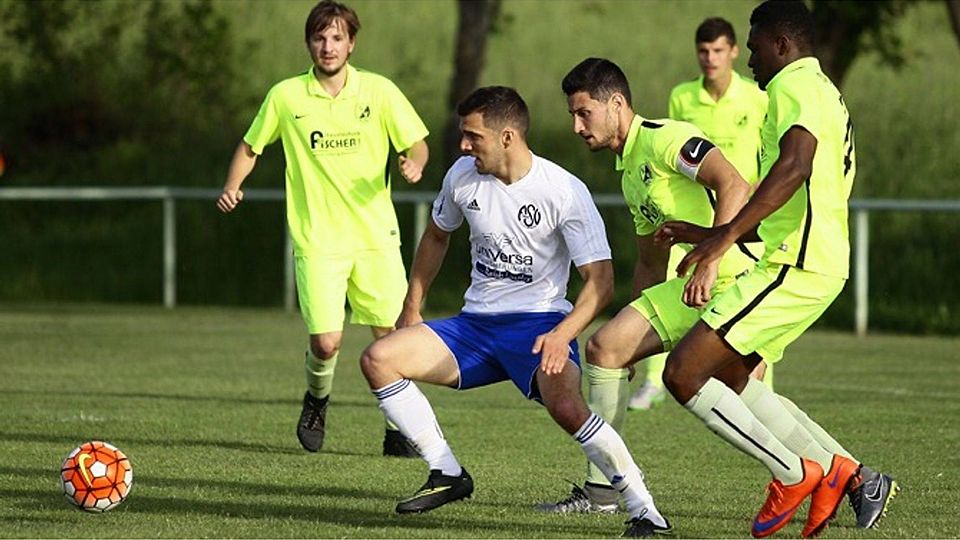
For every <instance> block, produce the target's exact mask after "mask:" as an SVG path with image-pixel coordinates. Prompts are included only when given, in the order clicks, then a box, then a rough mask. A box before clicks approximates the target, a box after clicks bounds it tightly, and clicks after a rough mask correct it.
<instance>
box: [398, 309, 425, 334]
mask: <svg viewBox="0 0 960 540" xmlns="http://www.w3.org/2000/svg"><path fill="white" fill-rule="evenodd" d="M422 322H423V316H422V315H420V310H416V309H404V310H403V311H401V312H400V316H399V317H397V324H396V325H394V326H396V328H397V330H399V329H401V328H406V327H408V326H416V325H418V324H420V323H422Z"/></svg>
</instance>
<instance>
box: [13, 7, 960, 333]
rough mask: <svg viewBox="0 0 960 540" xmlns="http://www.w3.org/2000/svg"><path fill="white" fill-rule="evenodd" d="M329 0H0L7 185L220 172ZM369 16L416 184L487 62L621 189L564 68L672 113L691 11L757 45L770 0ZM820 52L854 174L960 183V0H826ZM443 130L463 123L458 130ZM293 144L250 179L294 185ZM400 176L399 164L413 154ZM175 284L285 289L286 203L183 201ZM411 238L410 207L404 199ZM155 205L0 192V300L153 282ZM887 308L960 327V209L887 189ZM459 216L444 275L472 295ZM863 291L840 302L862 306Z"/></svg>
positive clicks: (883, 314) (879, 184)
mask: <svg viewBox="0 0 960 540" xmlns="http://www.w3.org/2000/svg"><path fill="white" fill-rule="evenodd" d="M313 3H314V2H313V1H312V0H304V1H290V2H258V1H256V0H149V1H133V0H99V1H86V0H59V1H53V0H34V1H25V0H0V50H2V51H4V53H3V54H2V55H0V105H2V106H0V152H2V155H3V157H4V158H5V159H4V160H5V163H6V169H5V172H3V173H2V176H0V189H2V187H4V186H56V185H63V186H89V185H97V186H103V185H105V186H147V185H176V186H194V187H208V188H219V187H220V186H221V185H222V182H223V178H224V175H225V172H226V167H227V163H228V161H229V158H230V155H231V152H232V150H233V148H234V147H235V145H236V144H237V142H238V141H239V139H240V137H241V136H242V135H243V133H244V132H245V130H246V128H247V126H248V125H249V123H250V121H251V120H252V118H253V116H254V114H255V113H256V110H257V107H258V106H259V103H260V101H261V100H262V98H263V96H264V95H265V94H266V91H267V90H268V89H269V88H270V86H271V85H272V84H274V83H275V82H277V81H279V80H281V79H283V78H286V77H289V76H292V75H294V74H296V73H298V72H301V71H303V70H305V69H306V68H308V67H309V66H310V60H309V57H308V56H307V54H306V50H305V47H304V43H303V37H302V36H303V34H302V28H303V23H304V20H305V18H306V14H307V13H308V11H309V9H310V7H311V6H312V5H313ZM350 4H351V6H352V7H354V8H355V9H356V10H357V11H358V13H359V15H360V18H361V23H362V25H363V28H362V30H361V32H360V34H359V36H358V44H357V48H356V51H355V53H354V56H353V58H352V60H351V62H352V63H353V64H355V65H357V66H360V67H363V68H366V69H369V70H371V71H374V72H378V73H381V74H383V75H385V76H387V77H389V78H391V79H393V80H394V81H395V82H396V83H397V84H398V85H399V86H400V88H401V89H403V91H404V92H405V93H406V95H407V97H408V98H409V99H410V100H411V102H412V103H413V104H414V106H415V107H416V108H417V110H418V111H419V112H420V114H421V116H422V117H423V118H424V120H425V122H426V123H427V126H428V127H429V128H430V130H431V136H430V138H429V139H428V142H429V144H430V146H431V155H432V157H431V162H430V164H429V166H428V170H427V174H426V176H425V180H424V181H423V182H421V184H419V185H417V186H406V185H403V182H399V183H394V189H395V190H404V189H417V190H426V191H435V190H436V189H437V188H438V187H439V184H440V180H441V179H442V176H443V172H444V171H445V170H446V168H447V167H448V166H449V164H450V163H451V161H452V159H453V158H454V157H455V151H453V150H451V145H450V142H449V141H454V140H455V136H456V135H455V134H456V132H455V120H456V118H455V116H454V115H452V114H451V112H452V110H453V106H454V104H455V103H456V101H457V100H458V99H459V97H461V96H462V95H463V94H465V93H466V92H468V91H469V90H470V89H472V88H473V87H475V86H477V85H485V84H504V85H509V86H514V87H516V88H517V89H518V90H519V91H520V93H521V94H522V95H523V96H524V98H525V99H526V100H527V102H528V104H529V106H530V109H531V114H532V117H533V118H532V120H533V122H532V123H533V126H532V130H531V136H530V139H531V146H532V147H533V148H534V150H535V151H537V152H538V153H540V154H541V155H543V156H545V157H547V158H550V159H552V160H554V161H557V162H558V163H560V164H561V165H563V166H565V167H566V168H568V169H570V170H571V171H573V172H574V173H576V174H577V175H578V176H580V177H581V178H583V179H584V180H585V181H586V182H587V183H588V185H589V186H590V187H591V189H592V190H593V191H594V192H595V193H616V192H618V191H619V175H617V174H616V172H615V171H614V170H613V167H612V164H613V159H612V155H611V154H609V153H601V154H590V153H589V152H587V151H586V150H585V149H584V148H583V145H582V142H581V141H580V140H579V138H578V137H576V136H575V135H573V134H572V132H571V127H570V118H569V115H568V113H567V111H566V102H565V99H564V96H563V94H562V93H561V91H560V88H559V83H560V79H561V78H562V77H563V75H564V74H565V73H566V72H567V70H569V68H570V67H572V66H573V65H575V64H576V63H577V62H579V61H580V60H582V59H583V58H585V57H587V56H604V57H608V58H611V59H612V60H614V61H615V62H617V63H618V64H620V65H621V66H622V67H623V68H624V70H625V71H626V73H627V76H628V77H629V78H630V81H631V86H632V89H633V93H634V108H635V109H636V110H637V111H638V112H639V113H640V114H642V115H644V116H647V117H652V118H658V117H663V116H665V114H666V101H667V96H668V95H669V91H670V89H671V88H672V87H673V86H674V85H675V84H677V83H679V82H681V81H683V80H687V79H690V78H693V77H695V76H697V75H698V70H697V65H696V59H695V55H694V44H693V33H694V29H695V28H696V26H697V25H698V24H699V23H700V21H701V20H702V19H703V18H705V17H708V16H715V15H718V16H723V17H725V18H727V19H729V20H730V21H732V22H733V23H734V25H735V27H736V29H737V32H738V38H739V40H740V42H741V48H742V51H741V56H740V59H739V60H738V62H737V67H738V69H739V71H740V72H741V73H744V74H746V75H749V72H748V70H747V69H746V60H747V57H748V55H749V52H748V51H747V50H746V48H745V47H744V46H743V42H745V40H746V34H747V31H748V23H747V21H748V18H749V14H750V11H751V10H752V9H753V7H754V6H755V5H756V3H755V2H753V1H751V0H735V1H723V2H720V1H708V0H679V1H669V0H662V1H661V0H648V1H643V2H627V1H623V0H583V1H561V2H547V1H545V0H484V1H479V0H478V1H469V0H464V1H460V2H455V1H453V0H409V1H404V2H400V1H384V0H365V1H364V0H355V1H353V2H350ZM811 5H812V6H813V8H814V14H815V17H816V19H817V21H818V31H819V34H820V36H821V38H822V40H821V43H822V47H821V48H820V50H818V55H819V56H820V57H821V58H822V59H823V63H824V66H825V69H826V71H827V72H828V74H830V75H831V77H832V78H834V80H835V81H837V82H838V83H839V85H840V86H841V90H842V91H843V93H844V96H845V100H846V102H847V104H848V107H849V108H850V111H851V114H852V116H853V119H854V122H855V125H856V134H857V154H858V177H857V181H856V184H855V186H854V197H858V198H920V199H957V198H960V187H958V183H957V176H958V173H960V157H958V155H957V149H958V148H960V130H958V129H957V126H958V125H960V105H958V103H957V99H956V97H957V92H956V88H960V73H958V71H957V69H956V68H957V66H958V65H960V49H958V41H957V33H956V29H957V20H958V19H957V13H958V10H957V2H956V1H955V0H947V1H926V2H925V1H909V0H897V1H889V2H866V3H862V2H838V1H822V0H821V1H817V2H811ZM445 140H446V141H448V142H447V143H446V144H445V142H444V141H445ZM282 171H283V157H282V152H281V150H280V147H279V145H274V146H273V147H271V148H270V149H268V151H267V152H266V153H265V155H264V156H263V157H262V158H261V160H260V163H259V164H258V167H257V169H256V170H255V171H254V173H253V175H252V176H251V177H250V178H249V179H248V181H247V183H246V184H245V187H247V188H282V186H283V173H282ZM394 177H395V178H399V176H397V175H395V176H394ZM178 208H179V210H178V216H177V217H178V243H179V246H178V248H179V258H178V268H177V271H178V296H179V301H180V302H183V303H189V304H224V305H278V304H279V303H280V302H281V298H280V293H279V291H280V289H281V287H282V282H283V276H282V264H281V261H282V250H283V230H284V229H283V227H284V218H283V215H282V206H281V205H279V204H275V203H255V202H247V203H244V205H243V206H242V207H241V209H240V211H239V212H238V213H235V214H233V215H230V216H222V215H219V214H218V213H217V212H216V210H215V209H214V206H213V201H209V202H206V201H205V202H185V203H180V204H179V205H178ZM398 213H399V215H400V219H401V224H402V226H403V230H404V235H405V236H404V242H405V244H406V248H405V250H404V252H405V256H406V257H407V258H408V260H409V256H410V251H411V249H410V247H411V246H412V245H413V243H414V239H413V238H412V237H411V235H412V226H411V223H412V208H411V207H410V206H409V205H407V206H399V207H398ZM604 218H605V220H606V222H607V228H608V232H609V235H610V238H611V243H612V245H613V249H614V256H615V262H616V269H617V276H618V280H617V281H618V289H617V299H616V301H615V303H614V304H615V305H614V306H612V307H611V309H614V308H615V307H617V306H619V305H622V304H624V303H626V302H627V301H628V298H627V296H628V295H629V276H630V273H631V268H632V263H633V257H634V247H633V246H634V244H633V240H632V234H631V233H630V231H631V225H630V218H629V215H628V212H627V210H626V209H625V208H617V209H606V210H604ZM160 219H161V214H160V208H159V205H157V204H156V203H143V202H110V203H89V202H65V203H50V202H43V203H39V202H38V203H34V202H0V301H4V302H33V301H115V302H140V303H148V302H156V301H158V300H159V298H160V287H159V283H160V280H161V272H162V270H161V255H162V254H161V247H160V241H161V238H160ZM871 225H872V229H871V271H872V273H871V276H870V284H871V296H870V302H871V327H872V328H881V329H885V330H890V331H905V332H950V333H955V332H956V331H957V330H960V321H955V320H954V317H953V314H954V313H955V312H956V307H955V306H956V305H957V303H958V302H957V301H958V300H960V287H958V285H957V282H956V280H953V279H951V277H952V276H954V275H957V274H958V273H960V257H958V256H957V254H956V253H955V247H954V246H955V245H956V238H957V237H958V233H960V225H958V220H957V216H955V215H950V214H912V213H906V212H883V213H875V214H873V216H872V221H871ZM463 236H464V235H459V237H457V238H455V241H454V245H453V246H452V249H451V254H450V256H449V257H448V263H447V264H446V265H445V268H444V272H443V273H442V274H441V277H440V278H439V279H438V281H437V284H436V286H435V290H434V292H433V294H432V295H431V298H430V305H431V308H432V309H437V310H445V311H452V310H455V309H457V308H458V307H459V305H460V297H461V295H462V293H463V290H464V289H465V286H466V283H467V280H468V275H467V274H468V267H467V266H466V265H465V264H464V263H463V261H464V260H469V258H468V251H467V249H466V245H465V240H464V238H463ZM851 318H852V294H851V291H850V290H848V291H845V293H844V294H843V295H842V296H841V298H840V299H839V300H838V301H837V303H836V305H835V306H833V307H832V308H831V309H830V311H829V312H828V314H827V316H826V317H825V318H824V321H823V324H825V325H828V326H835V327H844V328H847V327H849V325H850V320H851Z"/></svg>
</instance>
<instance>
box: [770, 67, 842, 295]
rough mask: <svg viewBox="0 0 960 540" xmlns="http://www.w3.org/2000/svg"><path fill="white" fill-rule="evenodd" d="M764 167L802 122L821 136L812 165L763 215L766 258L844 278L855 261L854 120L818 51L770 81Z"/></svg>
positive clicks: (772, 159) (778, 154)
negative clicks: (850, 218) (851, 215)
mask: <svg viewBox="0 0 960 540" xmlns="http://www.w3.org/2000/svg"><path fill="white" fill-rule="evenodd" d="M767 94H768V95H769V96H770V108H769V111H768V112H767V120H766V122H765V123H764V125H763V132H762V137H763V152H762V155H761V173H762V174H763V176H766V175H767V173H768V172H769V171H770V168H771V167H772V166H773V164H774V163H775V162H776V161H777V159H778V158H779V157H780V138H781V137H783V135H784V134H785V133H786V132H787V130H789V129H790V128H791V127H793V126H799V127H802V128H803V129H805V130H807V131H808V132H810V134H811V135H813V136H814V137H816V139H817V149H816V153H815V154H814V157H813V173H812V175H811V176H810V178H809V179H807V181H806V182H804V184H803V185H802V186H800V188H799V189H798V190H797V191H796V193H794V194H793V196H791V197H790V199H789V200H788V201H787V202H786V204H784V205H783V206H782V207H780V208H779V209H777V210H776V211H775V212H773V213H772V214H770V215H769V216H767V217H766V219H764V220H763V221H761V222H760V228H759V231H758V232H759V234H760V238H761V239H762V240H763V243H764V246H765V251H764V255H763V256H764V258H765V259H768V260H770V261H772V262H776V263H782V264H787V265H791V266H796V267H797V268H802V269H804V270H808V271H811V272H817V273H820V274H825V275H830V276H836V277H842V278H846V277H847V276H848V275H849V267H850V241H849V234H848V227H847V201H848V199H849V198H850V189H851V188H852V187H853V177H854V175H855V173H856V170H857V166H856V153H855V150H854V141H853V123H852V122H851V121H850V114H849V113H848V112H847V107H846V106H845V105H844V103H843V98H842V97H841V96H840V92H839V91H838V90H837V88H836V87H835V86H834V85H833V83H832V82H830V79H828V78H827V76H826V75H824V74H823V71H822V70H821V69H820V62H819V61H818V60H817V59H816V58H814V57H806V58H801V59H800V60H797V61H795V62H792V63H790V64H789V65H787V66H786V67H784V68H783V69H782V70H780V72H779V73H777V74H776V75H775V76H774V77H773V79H772V80H771V81H770V83H769V84H768V85H767Z"/></svg>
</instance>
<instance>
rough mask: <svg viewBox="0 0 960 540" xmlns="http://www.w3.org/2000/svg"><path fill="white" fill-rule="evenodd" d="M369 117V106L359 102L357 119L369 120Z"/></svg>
mask: <svg viewBox="0 0 960 540" xmlns="http://www.w3.org/2000/svg"><path fill="white" fill-rule="evenodd" d="M369 119H370V106H369V105H364V104H362V103H361V104H359V105H357V120H369Z"/></svg>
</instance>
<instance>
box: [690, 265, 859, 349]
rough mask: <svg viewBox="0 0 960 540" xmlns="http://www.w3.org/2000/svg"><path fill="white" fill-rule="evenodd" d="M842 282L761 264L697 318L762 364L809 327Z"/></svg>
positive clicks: (779, 266) (778, 266)
mask: <svg viewBox="0 0 960 540" xmlns="http://www.w3.org/2000/svg"><path fill="white" fill-rule="evenodd" d="M846 282H847V280H846V279H844V278H840V277H835V276H825V275H823V274H816V273H813V272H808V271H806V270H801V269H799V268H796V267H793V266H785V265H781V264H772V263H763V262H761V263H760V265H758V266H757V267H756V268H754V269H753V270H752V271H751V272H750V273H749V274H747V275H745V276H743V277H741V278H740V279H738V280H737V281H736V283H734V285H733V286H732V287H730V288H728V289H727V290H725V291H724V292H723V293H721V294H720V295H718V296H716V297H715V298H714V299H713V300H711V301H710V303H709V304H707V307H706V309H705V310H704V312H703V316H702V319H703V321H704V322H705V323H707V324H708V325H709V326H710V328H713V329H714V330H716V331H717V333H719V334H720V335H721V336H723V338H724V340H726V342H727V343H729V344H730V346H731V347H733V348H734V349H735V350H736V351H737V352H739V353H740V354H742V355H744V356H747V355H750V354H753V353H757V354H759V355H760V357H761V358H763V360H764V361H765V362H767V364H773V363H774V362H776V361H778V360H780V358H782V357H783V350H784V349H785V348H786V347H787V345H789V344H790V343H793V342H794V341H795V340H796V339H797V338H798V337H800V335H801V334H803V332H804V331H805V330H806V329H807V328H809V327H810V325H811V324H813V322H814V321H816V320H817V319H818V318H820V315H822V314H823V312H824V311H826V310H827V307H829V306H830V304H831V303H833V301H834V299H836V298H837V296H838V295H839V294H840V291H842V290H843V286H844V285H845V284H846Z"/></svg>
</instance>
